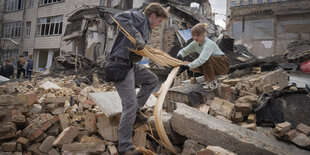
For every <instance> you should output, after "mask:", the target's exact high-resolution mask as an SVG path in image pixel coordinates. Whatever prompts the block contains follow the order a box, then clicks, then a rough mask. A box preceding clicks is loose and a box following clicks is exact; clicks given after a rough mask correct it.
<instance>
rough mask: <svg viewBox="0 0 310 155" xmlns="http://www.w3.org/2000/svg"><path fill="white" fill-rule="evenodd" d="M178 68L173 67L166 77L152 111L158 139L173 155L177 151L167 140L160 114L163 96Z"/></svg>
mask: <svg viewBox="0 0 310 155" xmlns="http://www.w3.org/2000/svg"><path fill="white" fill-rule="evenodd" d="M179 68H180V67H174V68H173V70H172V71H171V72H170V74H169V75H168V78H167V80H166V81H165V82H164V83H163V85H162V88H161V92H160V94H159V97H158V99H157V102H156V105H155V109H154V118H155V126H156V130H157V132H158V135H159V137H160V139H161V140H162V141H163V142H164V144H166V145H165V147H166V148H167V149H169V150H170V151H171V152H172V153H174V154H177V151H176V150H175V148H174V146H173V145H172V144H171V142H170V140H169V138H168V136H167V134H166V132H165V128H164V124H163V122H162V115H161V112H162V107H163V103H164V100H165V96H166V94H167V92H168V89H169V87H170V86H171V84H172V81H173V79H174V77H175V76H176V75H177V73H178V70H179Z"/></svg>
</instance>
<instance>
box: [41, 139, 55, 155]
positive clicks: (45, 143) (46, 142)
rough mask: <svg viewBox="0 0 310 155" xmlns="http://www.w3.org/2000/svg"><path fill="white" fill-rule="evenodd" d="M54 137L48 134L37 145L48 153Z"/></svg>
mask: <svg viewBox="0 0 310 155" xmlns="http://www.w3.org/2000/svg"><path fill="white" fill-rule="evenodd" d="M55 139H56V138H55V137H54V136H48V137H46V138H45V140H44V141H43V142H42V144H41V145H40V147H39V150H40V151H41V152H44V153H48V152H49V151H50V150H51V149H52V148H53V142H54V140H55Z"/></svg>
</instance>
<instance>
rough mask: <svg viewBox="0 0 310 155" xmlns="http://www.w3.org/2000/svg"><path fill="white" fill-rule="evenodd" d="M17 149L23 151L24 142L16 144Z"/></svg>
mask: <svg viewBox="0 0 310 155" xmlns="http://www.w3.org/2000/svg"><path fill="white" fill-rule="evenodd" d="M16 151H19V152H23V146H22V144H20V143H18V144H17V145H16Z"/></svg>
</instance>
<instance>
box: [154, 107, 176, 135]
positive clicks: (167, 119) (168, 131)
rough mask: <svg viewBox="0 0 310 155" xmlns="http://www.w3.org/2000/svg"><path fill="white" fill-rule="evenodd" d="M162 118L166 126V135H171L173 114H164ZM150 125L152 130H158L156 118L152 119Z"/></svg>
mask: <svg viewBox="0 0 310 155" xmlns="http://www.w3.org/2000/svg"><path fill="white" fill-rule="evenodd" d="M161 116H162V122H163V125H164V129H165V131H166V134H167V135H171V133H172V129H171V117H172V114H171V113H166V112H162V114H161ZM149 123H150V124H151V127H152V129H154V130H156V126H155V118H154V116H151V117H150V119H149Z"/></svg>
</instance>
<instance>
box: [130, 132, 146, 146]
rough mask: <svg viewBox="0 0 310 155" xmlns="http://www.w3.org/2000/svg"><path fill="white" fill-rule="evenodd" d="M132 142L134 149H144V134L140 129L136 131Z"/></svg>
mask: <svg viewBox="0 0 310 155" xmlns="http://www.w3.org/2000/svg"><path fill="white" fill-rule="evenodd" d="M132 141H133V144H134V145H135V146H136V147H145V142H146V132H145V131H143V130H141V129H136V130H135V135H134V136H133V140H132Z"/></svg>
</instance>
